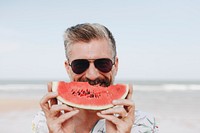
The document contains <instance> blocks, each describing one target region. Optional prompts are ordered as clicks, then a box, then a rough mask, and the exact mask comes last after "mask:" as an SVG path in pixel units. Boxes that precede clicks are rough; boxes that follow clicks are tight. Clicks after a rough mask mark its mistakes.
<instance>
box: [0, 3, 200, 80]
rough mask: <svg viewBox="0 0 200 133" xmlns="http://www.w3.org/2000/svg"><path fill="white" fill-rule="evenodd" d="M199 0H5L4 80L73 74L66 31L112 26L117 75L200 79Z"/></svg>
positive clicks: (0, 19)
mask: <svg viewBox="0 0 200 133" xmlns="http://www.w3.org/2000/svg"><path fill="white" fill-rule="evenodd" d="M199 7H200V1H199V0H137V1H136V0H127V1H120V0H109V1H108V0H101V1H92V0H84V1H78V0H71V1H70V0H58V1H52V0H51V1H50V0H35V1H28V0H6V1H3V0H0V79H1V80H9V79H39V80H40V79H52V80H54V79H55V80H56V79H63V80H65V79H68V76H67V73H66V71H65V68H64V61H65V53H64V45H63V33H64V31H65V30H66V29H67V28H68V27H70V26H73V25H76V24H79V23H85V22H89V23H100V24H103V25H105V26H106V27H108V28H109V29H110V30H111V32H112V33H113V35H114V37H115V39H116V42H117V52H118V57H119V71H118V74H117V77H116V79H125V80H190V81H193V80H196V81H200V37H199V36H200V8H199Z"/></svg>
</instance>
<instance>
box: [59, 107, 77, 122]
mask: <svg viewBox="0 0 200 133" xmlns="http://www.w3.org/2000/svg"><path fill="white" fill-rule="evenodd" d="M78 113H79V110H74V111H70V112H68V113H65V114H63V115H61V116H60V117H59V118H58V119H56V121H57V122H58V123H59V124H62V123H63V122H65V121H66V120H68V119H70V118H71V117H73V116H74V115H76V114H78Z"/></svg>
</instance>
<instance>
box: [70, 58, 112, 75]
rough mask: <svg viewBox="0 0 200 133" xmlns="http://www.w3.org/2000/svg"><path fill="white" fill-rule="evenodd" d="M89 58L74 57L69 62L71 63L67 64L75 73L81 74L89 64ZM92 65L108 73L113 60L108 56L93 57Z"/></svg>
mask: <svg viewBox="0 0 200 133" xmlns="http://www.w3.org/2000/svg"><path fill="white" fill-rule="evenodd" d="M92 60H93V59H91V60H87V59H76V60H73V61H72V62H71V64H69V66H71V68H72V71H73V72H74V73H76V74H81V73H83V72H85V71H86V70H87V69H88V68H89V66H90V62H91V61H92ZM93 62H94V66H95V67H96V68H97V69H98V70H99V71H101V72H104V73H108V72H110V71H111V69H112V66H113V65H114V64H115V62H114V63H113V62H112V60H111V59H109V58H100V59H94V60H93Z"/></svg>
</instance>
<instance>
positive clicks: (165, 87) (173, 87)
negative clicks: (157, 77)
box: [133, 84, 200, 91]
mask: <svg viewBox="0 0 200 133" xmlns="http://www.w3.org/2000/svg"><path fill="white" fill-rule="evenodd" d="M133 88H134V89H135V90H139V91H200V84H161V85H133Z"/></svg>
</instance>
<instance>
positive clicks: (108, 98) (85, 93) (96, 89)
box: [52, 81, 129, 110]
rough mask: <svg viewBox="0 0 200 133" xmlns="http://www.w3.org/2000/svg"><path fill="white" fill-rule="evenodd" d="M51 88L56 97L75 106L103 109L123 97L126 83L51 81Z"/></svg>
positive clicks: (126, 91)
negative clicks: (92, 83)
mask: <svg viewBox="0 0 200 133" xmlns="http://www.w3.org/2000/svg"><path fill="white" fill-rule="evenodd" d="M52 90H53V91H54V92H58V97H57V99H58V100H59V101H61V102H62V103H65V104H67V105H70V106H72V107H76V108H82V109H89V110H103V109H106V108H110V107H113V104H112V101H113V100H115V99H124V98H125V97H126V96H127V94H128V91H129V88H128V85H126V84H116V85H110V86H109V87H101V86H92V85H90V84H89V83H87V82H69V83H67V82H64V81H61V82H52Z"/></svg>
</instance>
